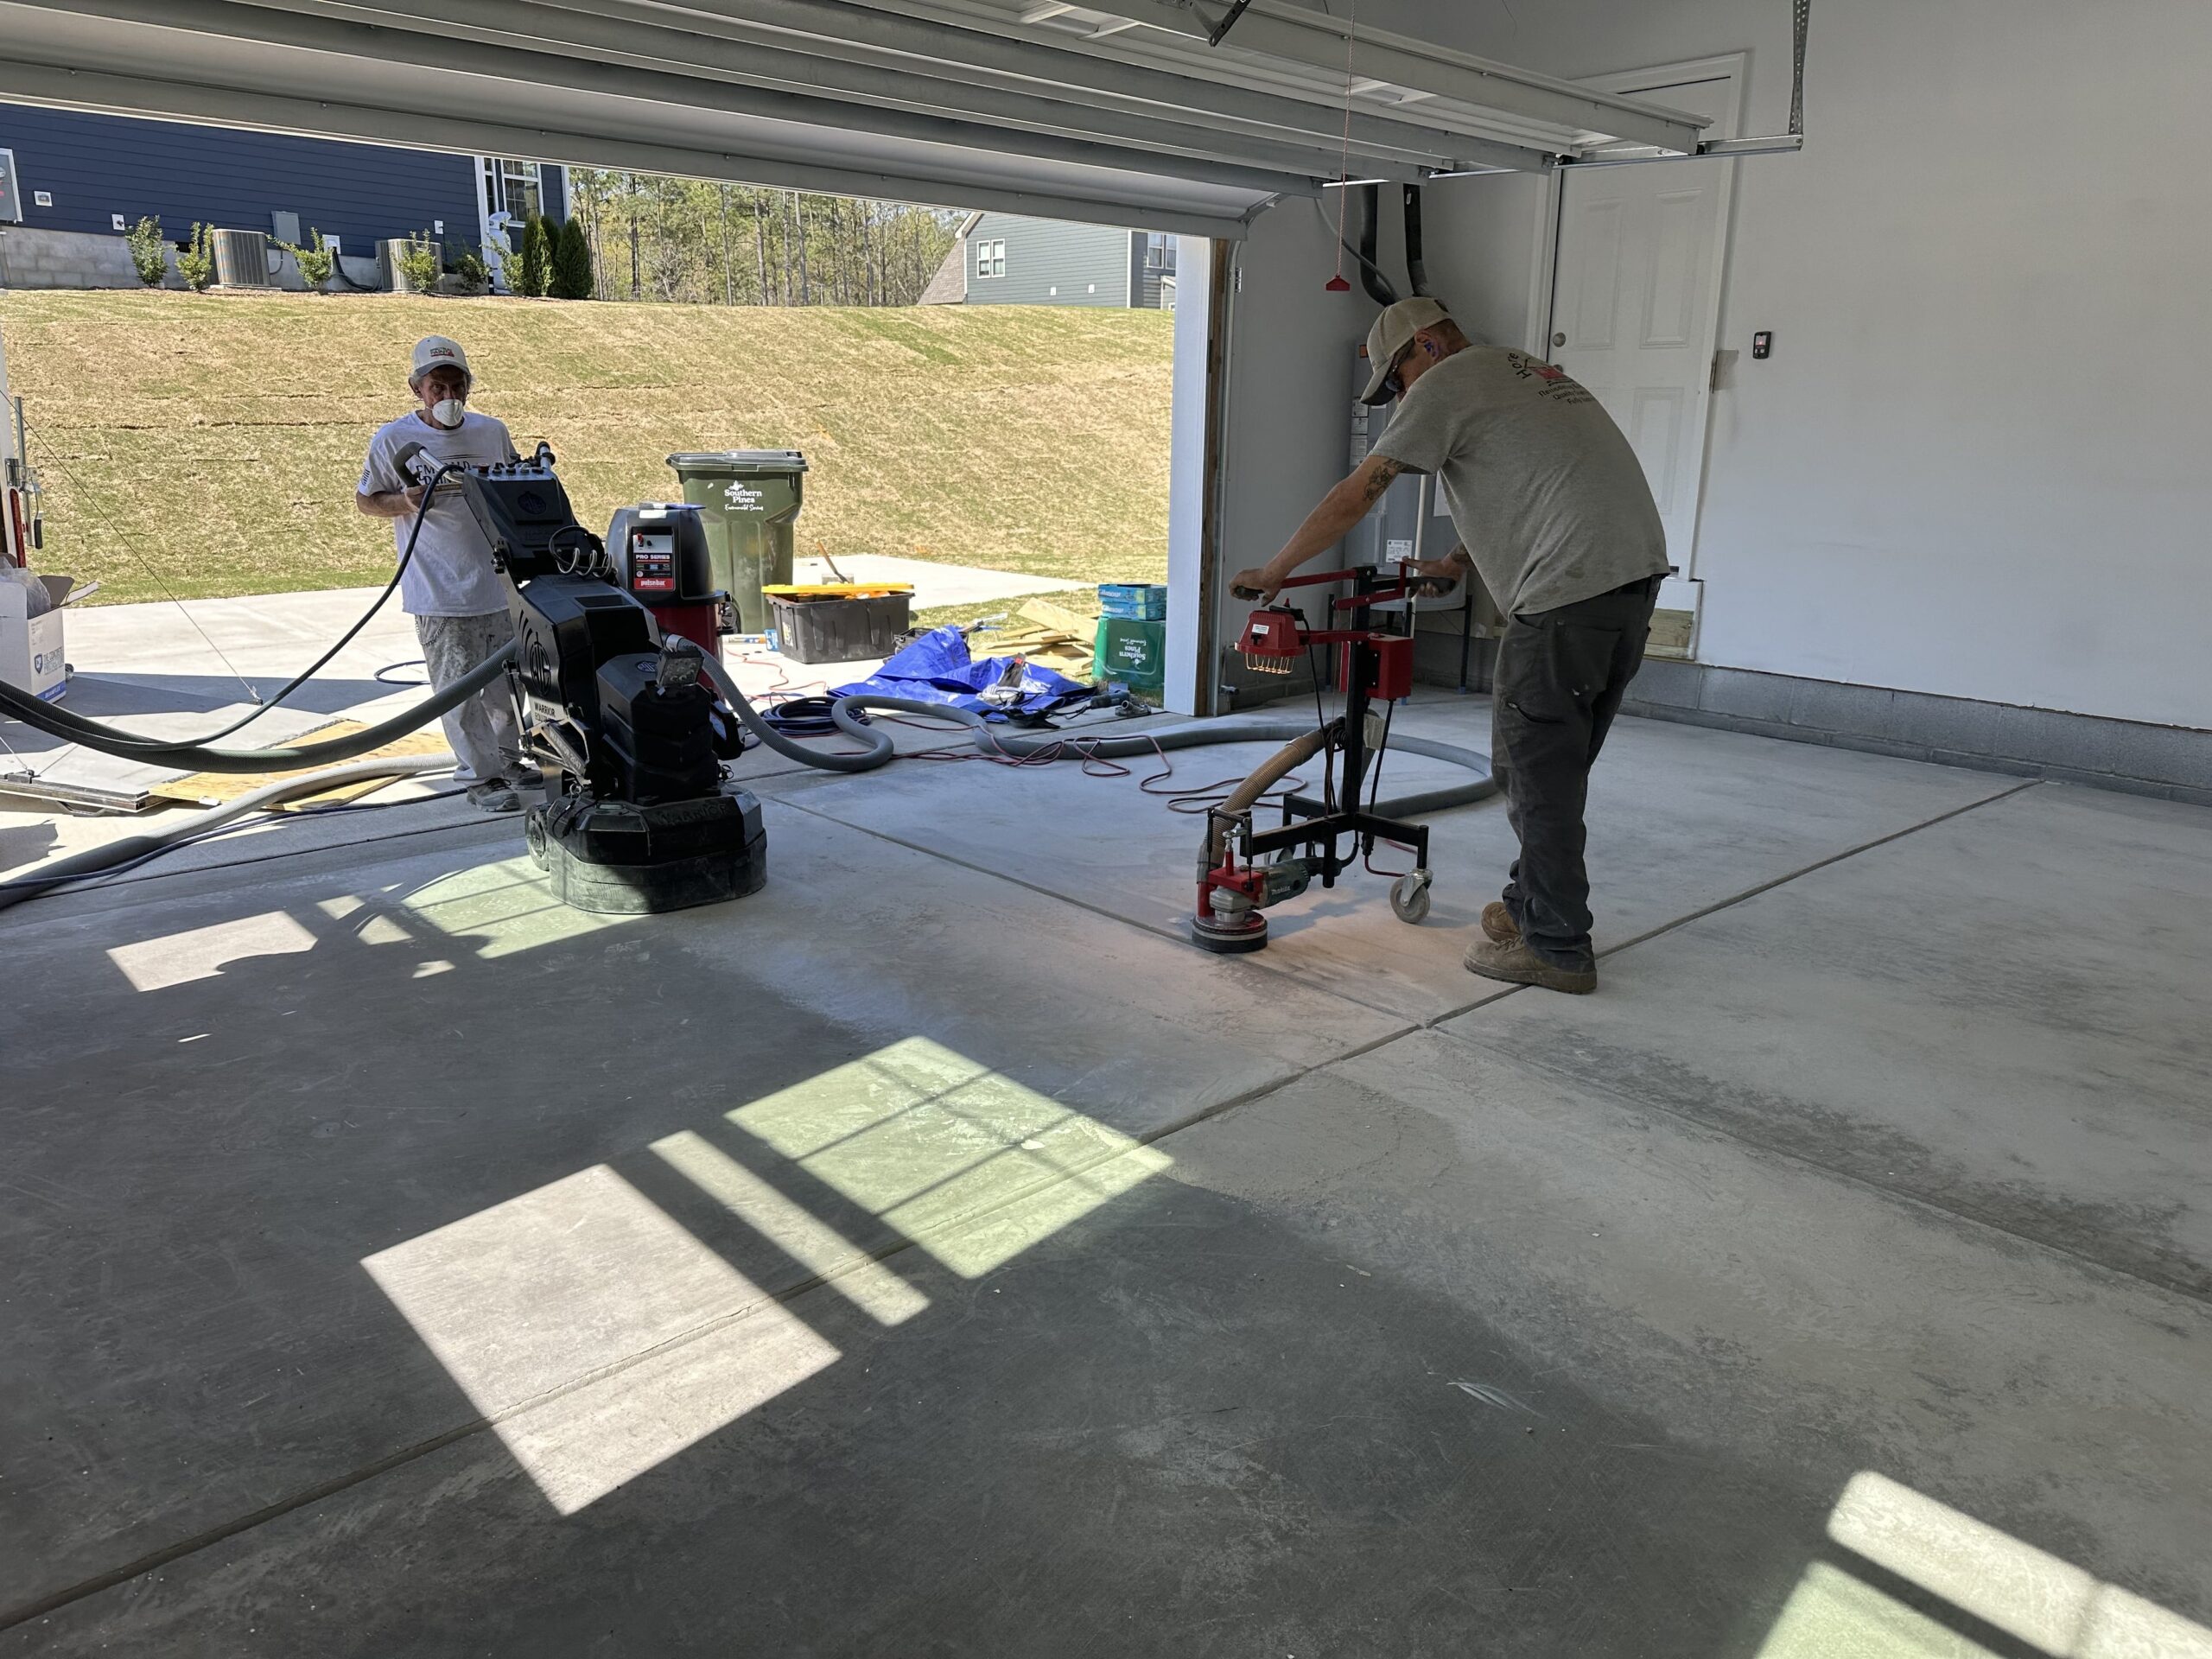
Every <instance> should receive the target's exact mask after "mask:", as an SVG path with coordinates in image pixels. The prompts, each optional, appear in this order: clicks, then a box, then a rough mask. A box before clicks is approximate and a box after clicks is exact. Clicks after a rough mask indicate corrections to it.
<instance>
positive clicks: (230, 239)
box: [213, 231, 270, 288]
mask: <svg viewBox="0 0 2212 1659" xmlns="http://www.w3.org/2000/svg"><path fill="white" fill-rule="evenodd" d="M213 240H214V244H215V280H216V282H217V283H219V284H221V285H222V286H223V287H225V288H267V287H269V286H270V280H269V236H268V233H267V232H264V231H217V232H215V234H214V238H213Z"/></svg>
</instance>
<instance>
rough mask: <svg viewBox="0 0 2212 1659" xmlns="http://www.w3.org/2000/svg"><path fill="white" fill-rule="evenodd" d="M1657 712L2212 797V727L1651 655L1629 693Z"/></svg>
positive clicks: (2209, 801) (1735, 727)
mask: <svg viewBox="0 0 2212 1659" xmlns="http://www.w3.org/2000/svg"><path fill="white" fill-rule="evenodd" d="M1624 708H1625V709H1626V710H1627V711H1628V712H1630V713H1631V714H1637V715H1643V716H1645V717H1646V718H1647V719H1653V720H1675V721H1684V722H1686V723H1688V724H1689V725H1694V726H1712V727H1718V728H1721V729H1723V730H1726V731H1732V732H1756V733H1758V734H1761V735H1763V736H1767V737H1784V738H1789V739H1792V740H1794V741H1798V742H1803V743H1825V744H1828V745H1831V746H1832V747H1837V748H1845V749H1861V750H1865V751H1866V752H1868V753H1874V754H1894V755H1897V756H1900V757H1902V758H1904V759H1905V760H1932V761H1935V762H1936V763H1937V764H1939V765H1942V766H1971V767H1974V769H1976V770H1978V771H1983V772H2009V773H2011V774H2012V775H2013V776H2015V777H2021V778H2050V779H2057V780H2060V781H2063V782H2066V783H2075V784H2092V785H2095V786H2097V787H2098V788H2100V789H2116V790H2123V791H2126V792H2128V793H2130V794H2135V795H2154V796H2158V797H2159V798H2163V799H2165V800H2171V801H2188V802H2191V803H2193V804H2196V805H2199V806H2212V731H2200V730H2196V729H2194V728H2190V727H2184V726H2152V725H2148V724H2145V723H2144V722H2141V721H2132V720H2106V719H2102V718H2100V717H2099V716H2097V715H2071V714H2066V713H2063V712H2061V711H2059V710H2056V709H2021V708H2016V707H2013V706H2012V705H2010V704H2007V703H1999V702H1975V701H1974V700H1972V699H1971V698H1967V697H1939V696H1929V694H1928V693H1926V692H1922V691H1892V690H1886V689H1885V688H1883V687H1880V686H1872V685H1841V684H1838V683H1835V682H1834V681H1829V680H1804V679H1797V678H1796V677H1792V676H1789V675H1786V674H1761V673H1755V672H1753V671H1751V670H1749V669H1740V668H1715V667H1710V666H1707V665H1706V664H1701V663H1670V662H1662V661H1647V662H1646V663H1645V664H1644V665H1643V671H1642V672H1641V673H1639V674H1638V675H1637V677H1636V682H1635V683H1634V684H1633V685H1631V686H1630V688H1629V696H1628V701H1627V702H1626V703H1625V704H1624Z"/></svg>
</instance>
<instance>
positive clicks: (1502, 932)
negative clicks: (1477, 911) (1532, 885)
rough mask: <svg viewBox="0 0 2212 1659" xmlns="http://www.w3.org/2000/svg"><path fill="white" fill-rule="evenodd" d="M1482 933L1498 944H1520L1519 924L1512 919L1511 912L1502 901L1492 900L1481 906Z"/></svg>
mask: <svg viewBox="0 0 2212 1659" xmlns="http://www.w3.org/2000/svg"><path fill="white" fill-rule="evenodd" d="M1483 931H1484V934H1485V935H1487V936H1488V937H1489V938H1491V939H1492V940H1493V941H1495V942H1496V943H1497V944H1520V943H1521V924H1520V923H1518V922H1516V921H1515V920H1514V919H1513V912H1512V911H1511V910H1510V908H1508V907H1507V906H1506V902H1505V900H1504V899H1491V901H1490V903H1488V904H1486V905H1484V906H1483Z"/></svg>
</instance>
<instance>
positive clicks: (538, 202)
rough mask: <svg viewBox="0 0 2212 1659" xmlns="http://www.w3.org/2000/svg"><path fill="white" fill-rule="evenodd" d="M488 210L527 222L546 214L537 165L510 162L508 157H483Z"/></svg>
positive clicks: (488, 211)
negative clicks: (534, 214) (535, 214)
mask: <svg viewBox="0 0 2212 1659" xmlns="http://www.w3.org/2000/svg"><path fill="white" fill-rule="evenodd" d="M484 200H485V204H486V208H485V211H486V212H487V213H509V214H512V215H513V216H514V217H515V218H516V219H528V218H529V217H530V216H531V214H532V213H543V212H544V211H545V206H544V202H545V198H544V195H543V187H542V186H541V184H540V181H539V179H538V176H537V162H517V161H511V160H509V159H507V158H506V157H505V156H486V157H485V158H484Z"/></svg>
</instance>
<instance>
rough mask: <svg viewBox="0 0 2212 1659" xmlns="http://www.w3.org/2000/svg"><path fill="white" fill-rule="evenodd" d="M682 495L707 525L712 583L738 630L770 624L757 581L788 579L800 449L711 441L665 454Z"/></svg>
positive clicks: (801, 468) (802, 469) (769, 583)
mask: <svg viewBox="0 0 2212 1659" xmlns="http://www.w3.org/2000/svg"><path fill="white" fill-rule="evenodd" d="M668 464H669V465H670V466H671V467H673V468H674V469H675V471H676V476H677V480H678V481H679V482H680V483H681V484H682V485H683V499H685V500H686V501H688V502H690V504H691V505H693V506H695V507H697V508H699V509H700V510H701V511H700V515H699V516H700V517H701V518H702V519H704V520H705V522H706V527H707V556H708V558H709V562H710V563H712V564H713V566H714V572H715V587H717V588H721V590H722V591H723V592H725V593H727V594H728V595H729V597H730V604H731V606H732V607H733V608H734V609H735V611H736V613H737V631H738V632H740V633H759V632H761V631H763V630H764V629H766V628H768V627H770V626H773V625H772V622H771V621H770V619H769V615H768V601H766V599H765V598H764V597H762V595H761V593H760V589H761V588H764V587H774V586H775V585H776V584H778V583H779V582H790V581H791V536H792V521H793V520H795V519H796V518H798V508H799V498H800V495H801V493H802V490H801V486H800V483H799V480H801V479H803V478H804V477H805V475H806V457H805V456H804V455H803V454H800V453H799V452H798V450H796V449H717V450H714V451H712V452H711V453H705V454H681V455H671V456H670V457H669V458H668Z"/></svg>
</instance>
